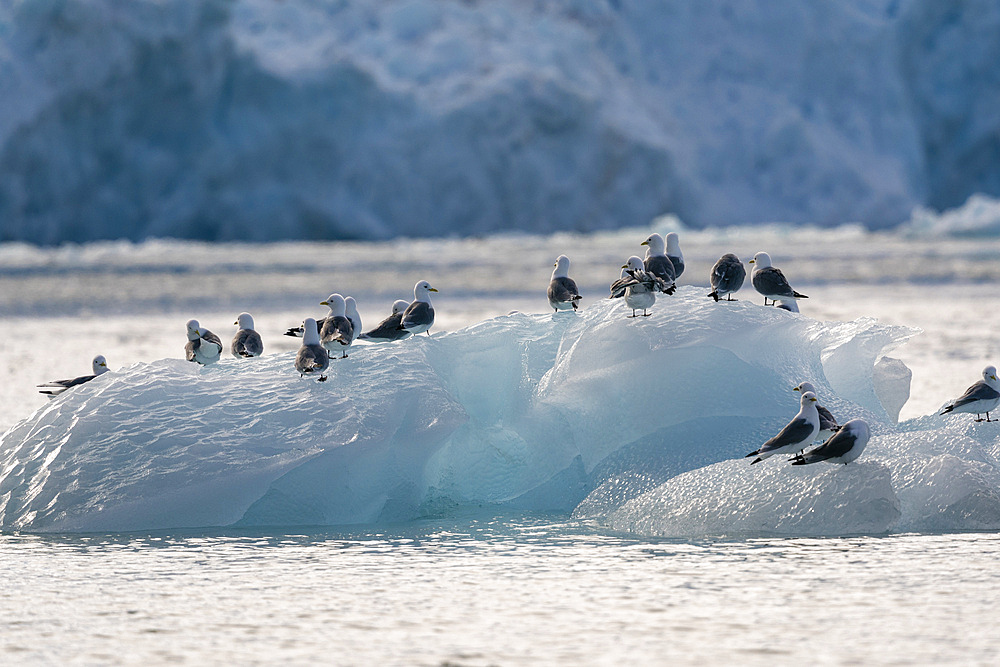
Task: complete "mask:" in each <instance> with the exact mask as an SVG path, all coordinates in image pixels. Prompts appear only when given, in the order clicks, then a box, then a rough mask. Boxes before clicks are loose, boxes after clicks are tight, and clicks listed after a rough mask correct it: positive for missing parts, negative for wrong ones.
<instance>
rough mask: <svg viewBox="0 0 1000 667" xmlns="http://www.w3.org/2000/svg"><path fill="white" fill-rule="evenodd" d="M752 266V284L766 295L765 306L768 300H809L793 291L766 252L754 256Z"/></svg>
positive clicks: (751, 261)
mask: <svg viewBox="0 0 1000 667" xmlns="http://www.w3.org/2000/svg"><path fill="white" fill-rule="evenodd" d="M750 264H753V265H754V268H753V270H752V271H750V282H751V283H752V284H753V288H754V289H755V290H757V291H758V292H759V293H761V294H763V295H764V305H765V306H766V305H767V302H768V300H771V301H777V300H778V299H781V298H785V299H808V298H809V297H807V296H806V295H805V294H799V293H798V292H796V291H795V290H793V289H792V286H791V285H789V284H788V281H787V280H786V279H785V274H783V273H782V272H781V269H777V268H775V267H773V266H771V256H770V255H768V254H767V253H766V252H759V253H757V254H756V255H754V256H753V259H751V260H750Z"/></svg>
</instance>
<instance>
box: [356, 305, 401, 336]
mask: <svg viewBox="0 0 1000 667" xmlns="http://www.w3.org/2000/svg"><path fill="white" fill-rule="evenodd" d="M409 305H410V302H409V301H403V300H402V299H397V300H396V302H395V303H393V304H392V315H390V316H389V317H387V318H385V319H384V320H382V321H381V322H379V323H378V326H377V327H375V328H374V329H372V330H371V331H367V332H365V333H363V334H361V335H359V336H358V338H360V339H361V340H371V341H376V342H378V341H390V340H400V339H403V338H406V337H407V336H409V335H410V332H409V331H403V330H401V329H400V328H399V325H400V323H401V322H402V321H403V313H404V312H406V309H407V308H408V307H409Z"/></svg>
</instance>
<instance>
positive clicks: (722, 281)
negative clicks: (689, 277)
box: [708, 252, 747, 302]
mask: <svg viewBox="0 0 1000 667" xmlns="http://www.w3.org/2000/svg"><path fill="white" fill-rule="evenodd" d="M746 277H747V270H746V269H745V268H743V262H741V261H740V258H739V257H737V256H736V255H734V254H733V253H731V252H730V253H726V254H725V255H723V256H722V257H720V258H719V261H718V262H716V263H715V266H713V267H712V275H711V276H709V281H710V282H711V283H712V291H711V292H710V293H709V294H708V295H709V296H710V297H712V298H713V299H715V300H716V302H718V301H719V299H720V298H721V297H726V301H732V300H733V297H732V296H730V295H732V294H734V293H735V292H739V291H740V288H741V287H743V281H744V280H745V279H746Z"/></svg>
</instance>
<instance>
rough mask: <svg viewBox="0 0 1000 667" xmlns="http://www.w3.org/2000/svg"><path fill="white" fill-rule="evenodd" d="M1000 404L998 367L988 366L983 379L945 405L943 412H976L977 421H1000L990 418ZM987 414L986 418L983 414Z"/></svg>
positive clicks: (984, 370)
mask: <svg viewBox="0 0 1000 667" xmlns="http://www.w3.org/2000/svg"><path fill="white" fill-rule="evenodd" d="M998 404H1000V381H998V380H997V369H996V368H995V367H993V366H987V367H986V368H984V369H983V379H982V380H980V381H979V382H977V383H975V384H974V385H972V386H971V387H969V388H968V389H966V390H965V393H964V394H962V395H961V397H959V398H957V399H956V400H955V401H954V402H952V403H949V404H948V405H947V406H945V408H944V410H942V411H941V414H943V415H944V414H947V413H949V412H969V413H975V415H976V419H975V421H977V422H982V421H986V422H993V421H1000V420H997V419H990V413H991V412H993V411H994V410H995V409H996V407H997V405H998ZM983 414H985V415H986V419H983V418H982V417H981V415H983Z"/></svg>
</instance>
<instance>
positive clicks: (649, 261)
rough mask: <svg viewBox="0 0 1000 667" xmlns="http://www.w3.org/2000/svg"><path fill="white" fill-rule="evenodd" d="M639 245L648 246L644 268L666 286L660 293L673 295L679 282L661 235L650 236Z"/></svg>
mask: <svg viewBox="0 0 1000 667" xmlns="http://www.w3.org/2000/svg"><path fill="white" fill-rule="evenodd" d="M639 245H644V246H648V247H647V248H646V259H644V260H643V262H642V265H643V268H644V269H645V270H646V271H647V272H648V273H652V274H653V275H654V276H657V277H658V278H661V279H662V280H663V283H664V284H665V285H666V288H665V289H661V290H660V291H661V292H663V293H665V294H673V293H674V292H675V291H676V290H677V286H676V285H674V283H675V282H676V281H677V272H676V271H675V270H674V263H673V262H671V261H670V258H669V257H667V254H666V248H665V246H664V245H663V237H662V236H660V235H659V234H650V235H649V238H647V239H646V240H645V241H643V242H642V243H640V244H639Z"/></svg>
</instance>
